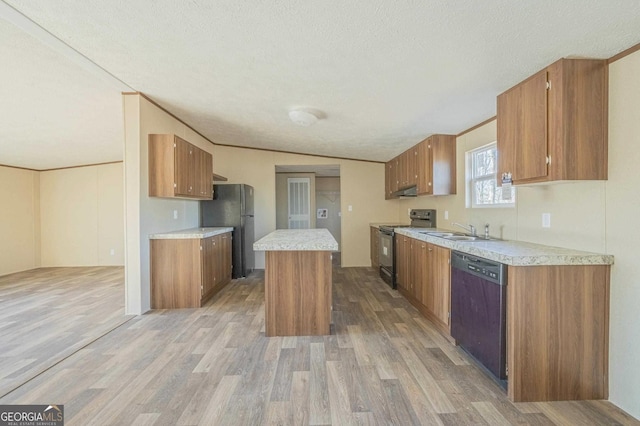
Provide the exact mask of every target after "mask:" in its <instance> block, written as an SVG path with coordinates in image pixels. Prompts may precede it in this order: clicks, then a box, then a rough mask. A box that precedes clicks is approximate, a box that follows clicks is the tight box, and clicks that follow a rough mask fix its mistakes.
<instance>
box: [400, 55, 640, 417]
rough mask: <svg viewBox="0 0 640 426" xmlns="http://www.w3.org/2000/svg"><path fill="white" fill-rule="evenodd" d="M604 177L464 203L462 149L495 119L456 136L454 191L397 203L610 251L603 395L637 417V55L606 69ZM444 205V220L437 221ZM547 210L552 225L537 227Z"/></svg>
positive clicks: (519, 234) (530, 237)
mask: <svg viewBox="0 0 640 426" xmlns="http://www.w3.org/2000/svg"><path fill="white" fill-rule="evenodd" d="M609 81H610V83H609V179H608V180H607V181H586V182H567V183H553V184H549V185H539V186H527V187H522V186H519V187H518V188H517V203H516V207H515V208H501V209H470V208H466V207H465V177H464V170H465V168H464V167H465V159H464V157H465V152H466V151H469V150H471V149H473V148H476V147H478V146H482V145H484V144H487V143H490V142H493V141H495V140H496V123H495V121H493V122H491V123H489V124H487V125H485V126H482V127H480V128H478V129H476V130H474V131H472V132H470V133H467V134H465V135H462V136H460V137H459V138H458V139H457V150H458V151H457V161H458V163H457V166H458V170H459V173H458V194H457V195H450V196H441V197H418V198H416V199H411V200H401V201H400V202H399V215H401V216H402V215H406V211H407V208H436V209H437V210H438V215H437V220H438V227H440V228H447V229H453V226H452V222H462V223H471V224H473V225H474V226H476V227H477V228H478V229H479V230H482V229H483V228H482V227H483V226H484V224H485V223H489V224H490V225H491V230H492V234H493V235H497V236H501V237H502V238H505V239H511V240H520V241H528V242H534V243H539V244H546V245H551V246H558V247H566V248H573V249H578V250H586V251H593V252H597V253H607V254H613V255H614V257H615V264H614V265H613V266H612V269H611V303H610V341H609V369H610V374H609V392H610V400H611V402H613V403H614V404H616V405H617V406H619V407H620V408H622V409H623V410H625V411H627V412H629V413H630V414H631V415H633V416H635V417H636V418H640V362H638V354H639V353H640V314H639V313H638V312H639V310H638V303H639V301H640V262H639V261H638V258H637V253H639V252H640V227H639V226H638V225H637V223H638V220H639V218H640V198H639V196H638V194H640V189H639V188H640V174H639V173H637V171H636V170H637V168H638V165H639V164H640V120H639V117H640V52H636V53H634V54H632V55H630V56H627V57H625V58H623V59H621V60H619V61H617V62H614V63H612V64H611V65H610V67H609ZM445 210H448V211H449V220H445V219H444V212H445ZM542 213H550V214H551V228H543V227H542Z"/></svg>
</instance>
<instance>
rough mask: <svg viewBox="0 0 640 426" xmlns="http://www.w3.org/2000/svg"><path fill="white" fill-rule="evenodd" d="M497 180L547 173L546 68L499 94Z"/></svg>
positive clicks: (529, 178)
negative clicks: (504, 175) (508, 176)
mask: <svg viewBox="0 0 640 426" xmlns="http://www.w3.org/2000/svg"><path fill="white" fill-rule="evenodd" d="M497 102H498V103H497V109H498V122H497V127H498V128H497V130H498V139H497V141H498V142H497V146H498V184H501V176H502V174H503V173H511V176H512V178H513V180H514V182H516V181H520V182H526V181H529V180H534V179H539V178H540V177H544V176H547V155H548V154H547V152H548V146H547V71H546V70H543V71H541V72H539V73H538V74H536V75H534V76H533V77H531V78H529V79H528V80H525V81H524V82H522V83H521V84H519V85H518V86H516V87H514V88H512V89H510V90H508V91H507V92H504V93H502V94H501V95H499V96H498V101H497Z"/></svg>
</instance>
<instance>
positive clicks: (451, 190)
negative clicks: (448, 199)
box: [429, 135, 456, 195]
mask: <svg viewBox="0 0 640 426" xmlns="http://www.w3.org/2000/svg"><path fill="white" fill-rule="evenodd" d="M429 167H430V168H431V186H430V190H431V192H430V193H431V194H432V195H449V194H455V193H456V137H455V136H454V135H433V136H432V137H430V138H429Z"/></svg>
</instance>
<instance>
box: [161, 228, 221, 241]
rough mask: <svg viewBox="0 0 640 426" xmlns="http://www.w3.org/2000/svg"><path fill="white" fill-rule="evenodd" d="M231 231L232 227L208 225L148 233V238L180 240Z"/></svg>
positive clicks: (206, 236) (207, 236)
mask: <svg viewBox="0 0 640 426" xmlns="http://www.w3.org/2000/svg"><path fill="white" fill-rule="evenodd" d="M231 231H233V227H230V226H226V227H210V228H189V229H182V230H180V231H171V232H164V233H161V234H152V235H149V239H150V240H182V239H202V238H209V237H213V236H214V235H220V234H225V233H227V232H231Z"/></svg>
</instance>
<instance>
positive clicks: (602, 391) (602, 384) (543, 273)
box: [396, 234, 610, 402]
mask: <svg viewBox="0 0 640 426" xmlns="http://www.w3.org/2000/svg"><path fill="white" fill-rule="evenodd" d="M396 250H397V251H396V265H397V268H396V272H397V282H398V290H399V291H400V293H401V294H402V295H403V296H404V297H406V298H407V300H408V301H409V302H411V304H412V305H413V306H415V307H416V308H417V309H418V310H419V311H420V312H421V313H422V314H423V315H424V316H425V317H427V318H428V319H429V320H431V322H432V323H433V324H434V325H435V326H436V327H437V328H438V329H439V330H440V331H442V333H443V335H444V336H445V337H447V338H448V339H449V340H450V341H452V342H453V343H455V342H454V341H453V339H452V338H451V336H450V323H449V312H450V311H449V309H450V288H451V287H450V285H451V269H450V258H451V251H450V250H449V249H448V248H445V247H440V246H437V245H435V244H430V243H427V242H424V241H420V240H417V239H414V238H410V237H407V236H404V235H399V234H396ZM507 274H508V275H507V280H508V281H507V369H508V386H507V394H508V396H509V398H510V399H511V400H512V401H514V402H533V401H566V400H585V399H607V398H608V386H609V385H608V365H609V359H608V348H609V341H608V339H609V336H608V330H609V275H610V266H608V265H562V266H546V265H542V266H509V267H508V271H507Z"/></svg>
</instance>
